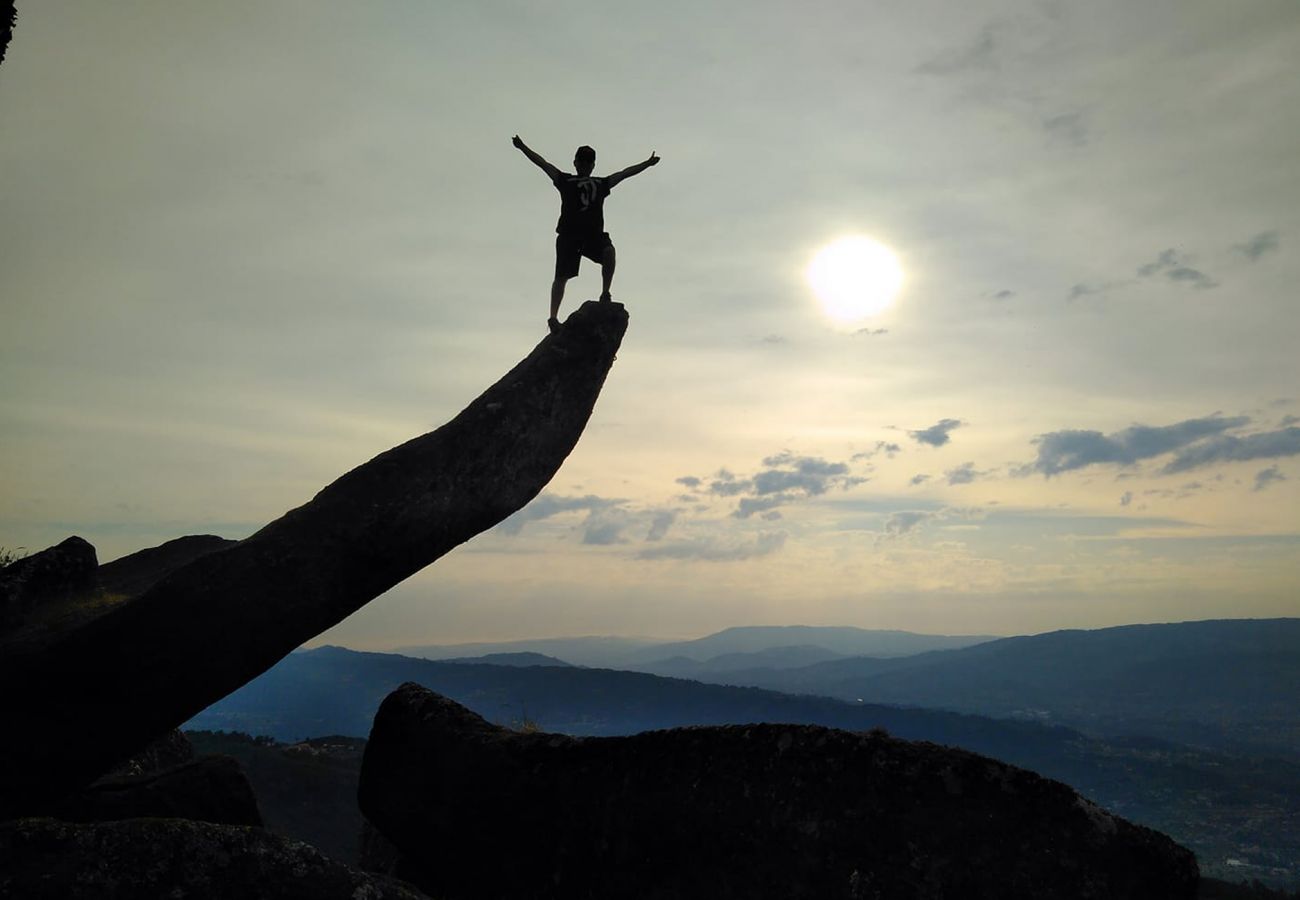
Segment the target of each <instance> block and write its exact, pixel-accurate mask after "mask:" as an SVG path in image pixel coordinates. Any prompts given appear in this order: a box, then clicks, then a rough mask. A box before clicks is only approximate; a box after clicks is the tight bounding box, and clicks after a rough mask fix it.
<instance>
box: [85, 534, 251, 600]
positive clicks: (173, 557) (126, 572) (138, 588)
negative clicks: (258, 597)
mask: <svg viewBox="0 0 1300 900" xmlns="http://www.w3.org/2000/svg"><path fill="white" fill-rule="evenodd" d="M238 543H239V541H232V540H227V539H226V538H223V537H217V536H216V535H215V534H191V535H186V536H185V537H181V538H176V539H175V540H172V541H167V542H165V543H162V544H159V545H158V546H157V547H149V548H148V549H146V550H138V551H136V552H135V553H130V554H127V555H126V556H123V557H120V558H119V559H115V560H113V561H112V562H106V563H104V564H103V565H102V566H100V567H99V572H98V573H97V577H98V579H99V586H100V588H102V589H103V590H104V592H105V593H108V594H120V595H123V596H126V597H138V596H139V595H140V594H143V593H144V592H145V591H147V590H149V588H151V587H153V586H154V585H155V584H157V583H158V582H160V581H162V580H163V579H164V578H166V577H167V576H168V575H170V574H171V573H172V572H175V571H176V570H177V569H179V568H182V567H183V566H188V565H189V564H190V563H192V562H194V561H195V560H196V559H198V558H199V557H201V556H207V555H208V554H209V553H215V552H216V551H218V550H225V549H226V548H228V547H233V546H235V544H238Z"/></svg>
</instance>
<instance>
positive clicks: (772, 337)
mask: <svg viewBox="0 0 1300 900" xmlns="http://www.w3.org/2000/svg"><path fill="white" fill-rule="evenodd" d="M785 342H786V340H785V338H783V337H781V335H779V334H768V335H764V336H763V337H762V338H761V339H760V341H759V343H762V344H784V343H785Z"/></svg>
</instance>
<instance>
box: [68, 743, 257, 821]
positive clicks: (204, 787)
mask: <svg viewBox="0 0 1300 900" xmlns="http://www.w3.org/2000/svg"><path fill="white" fill-rule="evenodd" d="M50 813H51V815H53V816H54V817H55V818H58V819H64V820H67V821H69V822H112V821H115V820H118V819H138V818H144V817H152V818H164V819H194V820H197V821H201V822H217V823H221V824H225V825H262V824H263V823H262V814H261V813H260V812H259V811H258V808H257V798H256V797H255V796H254V795H253V786H252V785H251V784H249V782H248V776H247V775H245V774H244V770H243V768H242V767H241V766H240V764H239V761H238V760H236V759H234V758H232V757H229V756H218V755H212V756H201V757H198V758H197V759H192V760H190V761H189V762H183V763H180V764H179V765H175V766H171V767H170V768H166V769H162V770H161V771H157V772H149V773H146V774H143V775H116V776H110V777H107V778H101V779H100V780H98V781H96V782H95V783H94V784H92V785H91V786H90V787H88V788H86V789H85V790H84V791H82V792H81V793H79V794H77V795H76V796H75V797H73V798H71V799H69V800H66V801H64V802H63V803H62V804H60V805H59V806H57V807H56V808H54V809H52V810H51V811H50Z"/></svg>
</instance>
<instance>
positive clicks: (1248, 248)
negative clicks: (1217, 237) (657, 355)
mask: <svg viewBox="0 0 1300 900" xmlns="http://www.w3.org/2000/svg"><path fill="white" fill-rule="evenodd" d="M1279 246H1280V241H1279V240H1278V233H1277V232H1276V231H1261V232H1260V233H1259V234H1257V235H1255V236H1254V237H1252V238H1250V239H1248V240H1247V241H1245V242H1244V243H1241V244H1236V245H1235V246H1234V247H1233V248H1232V249H1233V250H1236V251H1237V252H1238V253H1240V254H1241V255H1242V256H1244V257H1246V259H1248V260H1250V261H1251V262H1258V261H1259V259H1260V257H1262V256H1267V255H1268V254H1270V253H1273V252H1274V251H1276V250H1277V248H1278V247H1279Z"/></svg>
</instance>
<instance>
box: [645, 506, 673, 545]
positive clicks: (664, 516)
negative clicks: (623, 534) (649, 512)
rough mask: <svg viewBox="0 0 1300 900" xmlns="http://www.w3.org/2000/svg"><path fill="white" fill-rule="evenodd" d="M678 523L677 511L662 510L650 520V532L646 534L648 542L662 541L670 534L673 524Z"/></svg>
mask: <svg viewBox="0 0 1300 900" xmlns="http://www.w3.org/2000/svg"><path fill="white" fill-rule="evenodd" d="M675 521H677V510H675V509H662V510H659V511H658V512H656V513H655V514H654V518H653V519H651V520H650V530H649V531H648V532H647V533H646V536H645V539H646V540H647V541H660V540H663V538H664V536H665V535H667V534H668V529H669V528H672V527H673V522H675Z"/></svg>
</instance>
